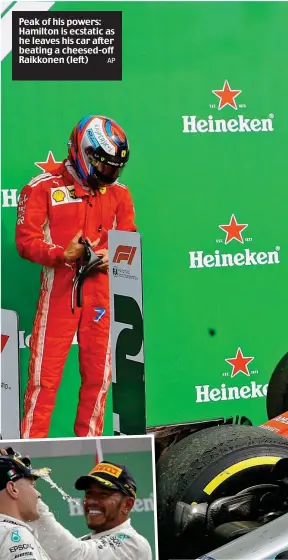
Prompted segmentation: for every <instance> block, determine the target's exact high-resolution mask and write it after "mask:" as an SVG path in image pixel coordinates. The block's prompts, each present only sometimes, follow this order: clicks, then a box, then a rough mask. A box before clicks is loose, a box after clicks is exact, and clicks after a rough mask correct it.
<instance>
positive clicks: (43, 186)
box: [16, 160, 136, 438]
mask: <svg viewBox="0 0 288 560" xmlns="http://www.w3.org/2000/svg"><path fill="white" fill-rule="evenodd" d="M110 229H119V230H126V231H136V226H135V224H134V207H133V202H132V198H131V195H130V193H129V190H128V189H127V187H125V186H124V185H121V184H119V183H114V184H112V185H108V186H103V188H101V189H100V190H99V191H96V192H94V191H91V190H90V189H85V187H84V185H83V184H82V183H81V180H80V179H79V178H78V175H77V174H76V172H75V170H74V168H73V166H72V165H71V164H70V162H69V161H68V160H65V161H64V162H63V163H62V164H61V166H60V167H59V168H58V169H57V170H56V172H55V173H54V174H53V175H51V174H50V173H44V174H41V175H38V176H37V177H34V178H33V179H32V180H31V181H30V183H29V184H28V185H27V186H25V187H24V188H23V189H22V191H21V195H20V197H19V201H18V217H17V225H16V245H17V249H18V252H19V254H20V256H21V257H23V258H24V259H28V260H30V261H32V262H35V263H38V264H41V265H42V266H43V268H42V272H41V288H40V298H39V302H38V309H37V313H36V317H35V321H34V326H33V332H32V336H31V339H30V364H29V381H28V386H27V389H26V393H25V401H24V417H23V422H22V438H46V437H48V432H49V426H50V420H51V415H52V412H53V408H54V405H55V400H56V394H57V390H58V387H59V385H60V381H61V377H62V372H63V369H64V365H65V361H66V358H67V354H68V352H69V349H70V346H71V344H72V341H73V338H74V335H75V332H76V331H77V336H78V344H79V362H80V374H81V379H82V383H81V388H80V393H79V404H78V410H77V416H76V421H75V425H74V431H75V434H76V435H77V436H78V437H86V436H90V437H92V436H95V435H101V434H102V431H103V417H104V411H105V406H106V397H107V391H108V389H109V385H110V382H111V364H110V337H109V330H110V313H109V277H108V273H107V272H102V271H96V269H95V271H93V270H92V272H90V273H89V276H87V277H86V278H85V280H84V284H83V294H82V307H81V308H79V307H77V306H76V305H75V312H74V314H73V312H72V306H71V294H72V280H73V277H74V275H75V267H74V268H71V266H69V265H67V264H66V263H65V262H64V257H63V254H64V250H65V249H66V247H67V246H68V245H69V243H70V241H71V240H72V239H73V237H74V236H75V235H76V233H77V232H78V231H80V230H82V231H83V237H88V238H89V239H90V240H91V242H93V241H95V240H96V239H98V238H100V244H99V245H98V247H97V248H96V250H99V249H103V248H106V249H107V245H108V230H110ZM59 435H61V434H59Z"/></svg>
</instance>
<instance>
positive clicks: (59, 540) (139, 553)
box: [29, 500, 152, 560]
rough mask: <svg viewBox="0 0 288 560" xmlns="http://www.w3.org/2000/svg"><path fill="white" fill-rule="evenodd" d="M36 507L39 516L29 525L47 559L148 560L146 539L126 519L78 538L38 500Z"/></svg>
mask: <svg viewBox="0 0 288 560" xmlns="http://www.w3.org/2000/svg"><path fill="white" fill-rule="evenodd" d="M38 509H39V512H40V514H41V515H40V519H39V520H37V521H33V523H32V526H33V527H34V526H35V528H36V531H37V536H38V539H39V542H40V544H41V546H42V547H43V548H44V549H45V550H46V551H47V553H48V554H49V556H50V558H51V560H152V553H151V548H150V545H149V543H148V541H147V540H146V539H145V538H144V537H142V536H141V535H139V534H138V533H137V531H135V529H133V527H131V523H130V519H129V520H127V521H125V522H124V523H122V524H121V525H118V527H115V528H114V529H111V530H110V531H104V532H102V533H97V534H91V535H88V536H87V537H82V539H84V540H82V539H77V538H76V537H74V536H73V535H72V534H71V533H70V532H69V531H68V530H67V529H65V528H64V527H62V525H60V523H58V521H56V519H55V517H54V515H53V513H51V512H50V511H49V508H48V506H46V504H44V503H43V502H42V501H41V500H39V502H38ZM29 560H30V559H29Z"/></svg>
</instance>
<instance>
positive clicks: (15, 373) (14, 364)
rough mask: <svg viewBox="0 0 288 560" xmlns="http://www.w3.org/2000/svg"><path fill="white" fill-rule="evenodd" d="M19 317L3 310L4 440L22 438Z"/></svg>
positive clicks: (0, 418)
mask: <svg viewBox="0 0 288 560" xmlns="http://www.w3.org/2000/svg"><path fill="white" fill-rule="evenodd" d="M18 323H19V320H18V315H17V313H16V312H15V311H12V310H10V309H1V408H0V433H1V436H2V439H8V438H9V439H11V438H14V439H19V438H20V376H19V342H18V341H19V334H18V333H19V328H18Z"/></svg>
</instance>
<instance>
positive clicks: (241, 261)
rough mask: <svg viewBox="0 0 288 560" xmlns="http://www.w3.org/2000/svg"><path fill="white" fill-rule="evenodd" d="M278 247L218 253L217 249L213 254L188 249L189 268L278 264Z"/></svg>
mask: <svg viewBox="0 0 288 560" xmlns="http://www.w3.org/2000/svg"><path fill="white" fill-rule="evenodd" d="M279 251H280V247H276V249H275V251H267V252H265V251H259V253H257V252H256V251H250V249H245V250H244V251H243V252H242V253H235V255H232V253H220V251H219V250H216V251H214V253H213V254H205V253H204V251H190V252H189V255H190V267H189V268H220V267H226V266H228V267H231V266H257V265H259V264H260V265H264V264H279V263H280V259H279Z"/></svg>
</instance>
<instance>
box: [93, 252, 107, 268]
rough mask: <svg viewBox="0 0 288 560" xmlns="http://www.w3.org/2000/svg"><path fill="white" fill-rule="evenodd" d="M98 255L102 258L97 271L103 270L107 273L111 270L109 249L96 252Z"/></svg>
mask: <svg viewBox="0 0 288 560" xmlns="http://www.w3.org/2000/svg"><path fill="white" fill-rule="evenodd" d="M95 254H96V255H99V256H101V257H102V262H101V264H98V265H97V270H102V272H106V271H108V269H109V255H108V249H101V250H100V251H95Z"/></svg>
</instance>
